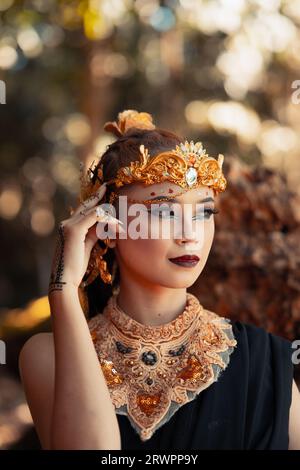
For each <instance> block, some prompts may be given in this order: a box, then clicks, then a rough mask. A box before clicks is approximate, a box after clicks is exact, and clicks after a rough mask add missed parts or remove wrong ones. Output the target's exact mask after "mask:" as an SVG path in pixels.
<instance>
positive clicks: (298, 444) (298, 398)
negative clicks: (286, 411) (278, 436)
mask: <svg viewBox="0 0 300 470" xmlns="http://www.w3.org/2000/svg"><path fill="white" fill-rule="evenodd" d="M289 450H300V393H299V390H298V387H297V385H296V382H295V380H293V387H292V403H291V407H290V418H289Z"/></svg>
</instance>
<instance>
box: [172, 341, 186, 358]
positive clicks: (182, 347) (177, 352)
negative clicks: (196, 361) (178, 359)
mask: <svg viewBox="0 0 300 470" xmlns="http://www.w3.org/2000/svg"><path fill="white" fill-rule="evenodd" d="M184 351H185V345H184V344H183V345H182V346H180V348H179V349H177V351H176V350H175V349H170V350H169V354H170V356H180V355H181V354H182V353H183V352H184Z"/></svg>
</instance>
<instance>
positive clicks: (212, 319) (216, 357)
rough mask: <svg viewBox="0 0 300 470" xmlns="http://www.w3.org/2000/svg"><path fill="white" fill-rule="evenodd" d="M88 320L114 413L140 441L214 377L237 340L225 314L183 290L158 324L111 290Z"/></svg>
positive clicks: (219, 371) (226, 360)
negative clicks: (131, 311) (133, 313)
mask: <svg viewBox="0 0 300 470" xmlns="http://www.w3.org/2000/svg"><path fill="white" fill-rule="evenodd" d="M88 325H89V329H90V332H91V335H92V339H93V342H94V345H95V349H96V352H97V355H98V358H99V362H100V365H101V368H102V371H103V374H104V377H105V379H106V382H107V385H108V388H109V391H110V395H111V399H112V402H113V404H114V406H115V409H116V413H117V414H121V415H126V416H127V417H128V419H129V420H130V423H131V425H132V426H133V428H134V429H135V431H136V432H137V433H138V434H139V436H140V439H141V440H142V441H146V440H148V439H150V438H151V436H152V435H153V434H154V432H155V431H156V430H157V429H158V428H160V427H161V426H162V425H163V424H164V423H166V422H167V421H168V420H169V419H170V418H171V416H173V415H174V413H175V412H176V411H177V410H178V409H179V408H180V407H181V406H183V405H184V404H185V403H187V402H189V401H191V400H193V399H194V398H195V397H196V396H197V395H198V394H199V393H200V392H201V391H202V390H204V389H206V388H207V387H209V386H210V385H211V384H212V383H214V382H215V381H216V380H218V377H219V375H220V373H221V371H222V370H224V369H225V368H226V367H227V365H228V363H229V359H230V354H231V353H232V351H233V350H234V347H235V346H236V344H237V342H236V340H235V338H234V336H233V332H232V326H231V324H230V320H229V319H227V318H224V317H220V316H219V315H217V314H216V313H214V312H211V311H209V310H206V309H204V308H203V307H202V305H201V304H200V302H199V300H198V299H197V297H195V296H194V295H193V294H191V293H188V292H187V302H186V307H185V309H184V311H183V312H182V313H181V314H180V315H178V316H177V317H176V318H175V319H174V320H173V321H171V322H169V323H166V324H163V325H159V326H148V325H143V324H141V323H139V322H137V321H136V320H134V319H133V318H131V317H130V316H128V315H127V314H126V313H125V312H124V311H123V310H122V309H121V308H120V307H119V306H118V304H117V295H116V294H115V295H112V296H111V297H110V299H109V301H108V303H107V305H106V307H105V308H104V310H103V313H98V314H97V315H96V316H95V317H92V318H91V319H90V320H89V321H88Z"/></svg>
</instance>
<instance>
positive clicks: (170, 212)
mask: <svg viewBox="0 0 300 470" xmlns="http://www.w3.org/2000/svg"><path fill="white" fill-rule="evenodd" d="M147 212H149V214H150V213H152V214H154V215H155V216H157V217H162V218H166V217H174V215H175V212H174V211H173V210H168V209H161V210H152V211H151V209H148V210H147Z"/></svg>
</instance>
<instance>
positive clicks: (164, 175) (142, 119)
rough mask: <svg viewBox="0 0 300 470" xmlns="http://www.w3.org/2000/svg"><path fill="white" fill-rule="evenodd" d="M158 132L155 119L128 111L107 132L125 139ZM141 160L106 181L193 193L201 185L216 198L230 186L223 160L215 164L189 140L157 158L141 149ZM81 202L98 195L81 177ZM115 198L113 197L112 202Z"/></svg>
mask: <svg viewBox="0 0 300 470" xmlns="http://www.w3.org/2000/svg"><path fill="white" fill-rule="evenodd" d="M133 127H135V128H138V129H149V130H152V129H155V126H154V124H153V122H152V116H151V115H150V114H148V113H144V112H143V113H139V112H137V111H136V110H132V109H128V110H125V111H123V112H121V113H119V114H118V121H117V122H116V121H114V122H107V123H106V124H105V125H104V129H105V130H107V131H109V132H113V133H115V134H117V135H118V136H122V135H124V134H125V132H127V131H128V129H130V128H133ZM139 150H140V156H139V157H140V158H139V160H137V161H134V162H131V163H130V165H129V166H125V167H122V168H119V170H118V171H117V175H116V177H115V178H113V179H111V180H109V181H107V184H112V183H114V184H115V186H116V188H120V187H121V186H124V185H126V184H131V183H137V182H140V183H143V184H145V185H150V184H154V183H161V182H163V181H170V182H173V183H175V184H177V185H179V186H181V187H182V188H184V189H193V188H197V187H199V186H201V185H204V186H209V187H211V188H212V189H213V190H214V192H215V193H216V194H217V193H219V192H221V191H224V190H225V189H226V186H227V182H226V179H225V177H224V175H223V172H222V165H223V161H224V156H223V155H222V154H219V155H218V159H217V160H216V159H215V158H213V157H210V156H209V155H208V154H207V153H206V150H205V149H204V148H203V146H202V143H201V142H196V143H194V141H190V142H188V141H187V140H186V141H185V142H184V143H180V145H176V148H175V149H172V150H168V151H164V152H161V153H159V154H158V155H154V156H151V155H150V153H149V150H148V149H147V148H146V147H145V146H144V145H140V147H139ZM96 166H97V177H98V178H97V181H98V183H97V186H98V185H100V184H102V183H103V164H101V163H100V164H98V165H96ZM88 171H89V172H90V178H91V176H92V174H94V173H95V169H94V170H92V169H91V168H89V170H88ZM81 181H82V185H81V198H80V199H81V201H82V200H84V198H85V197H87V196H89V195H90V194H91V192H93V191H95V190H96V189H97V187H95V186H91V185H90V184H89V178H85V179H84V177H81ZM115 197H116V194H115V193H112V195H111V199H110V202H112V200H113V199H114V198H115Z"/></svg>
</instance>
